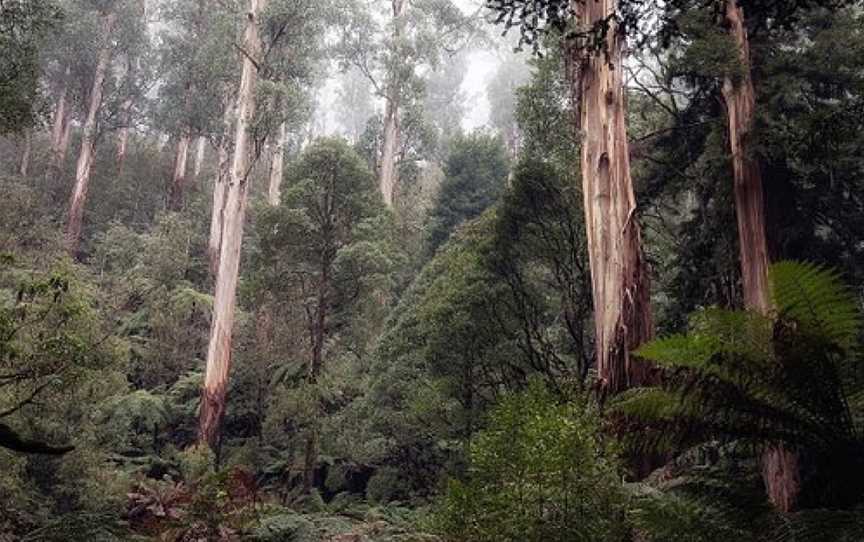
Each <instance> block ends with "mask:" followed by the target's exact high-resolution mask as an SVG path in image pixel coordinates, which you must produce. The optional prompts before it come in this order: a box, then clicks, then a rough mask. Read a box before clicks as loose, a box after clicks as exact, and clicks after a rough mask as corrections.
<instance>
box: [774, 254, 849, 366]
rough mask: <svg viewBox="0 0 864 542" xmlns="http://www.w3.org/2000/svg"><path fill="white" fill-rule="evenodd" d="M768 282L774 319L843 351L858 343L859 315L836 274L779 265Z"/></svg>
mask: <svg viewBox="0 0 864 542" xmlns="http://www.w3.org/2000/svg"><path fill="white" fill-rule="evenodd" d="M769 279H770V282H771V293H772V297H773V301H774V306H775V307H776V309H777V312H778V316H779V318H780V319H783V320H790V321H793V322H796V323H797V324H798V325H799V326H802V328H803V329H802V331H804V332H806V333H808V334H812V335H817V336H821V337H824V338H826V339H828V340H830V341H831V342H832V343H833V344H834V345H836V346H838V347H840V348H841V349H843V350H846V351H848V350H851V349H852V348H853V346H854V345H855V344H856V342H857V339H858V330H859V329H860V326H861V311H860V307H859V304H858V300H857V299H856V297H855V295H854V293H853V292H852V291H851V290H850V289H849V288H848V287H847V286H846V285H845V284H844V283H843V281H842V280H841V278H840V275H839V273H838V272H836V271H834V270H832V269H828V268H825V267H822V266H819V265H816V264H812V263H803V262H790V261H785V262H779V263H776V264H774V265H772V266H771V270H770V275H769Z"/></svg>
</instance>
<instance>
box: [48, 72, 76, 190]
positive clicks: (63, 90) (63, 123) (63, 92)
mask: <svg viewBox="0 0 864 542" xmlns="http://www.w3.org/2000/svg"><path fill="white" fill-rule="evenodd" d="M70 74H71V69H70V68H68V67H67V68H66V71H65V72H64V75H63V82H62V83H61V87H60V94H59V96H57V106H56V107H55V109H54V116H53V118H52V121H51V156H50V157H49V159H48V169H47V170H46V176H50V175H51V174H55V175H56V174H58V173H59V172H60V169H61V167H62V165H63V161H64V160H65V159H66V147H67V146H68V142H69V136H68V135H67V134H68V132H69V126H70V124H71V123H70V122H69V113H68V112H67V111H66V100H67V96H68V95H69V77H70ZM64 140H65V144H64Z"/></svg>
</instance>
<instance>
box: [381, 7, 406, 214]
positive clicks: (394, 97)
mask: <svg viewBox="0 0 864 542" xmlns="http://www.w3.org/2000/svg"><path fill="white" fill-rule="evenodd" d="M391 1H392V5H393V42H394V45H395V46H396V47H398V46H399V42H400V41H401V40H402V29H403V25H404V23H403V21H402V17H403V15H404V13H405V0H391ZM398 77H399V75H398V74H395V73H391V74H388V81H387V91H386V92H387V95H386V96H385V101H386V104H385V110H384V142H383V144H382V149H381V164H380V165H379V167H378V185H379V189H380V190H381V196H382V197H383V198H384V203H385V204H386V205H387V207H390V208H392V207H393V199H394V196H395V194H394V193H395V190H396V184H397V183H398V178H397V177H398V172H397V171H396V155H397V153H398V152H399V145H400V139H401V130H400V126H399V108H400V106H401V96H402V89H401V87H402V84H401V82H400V81H399V80H398Z"/></svg>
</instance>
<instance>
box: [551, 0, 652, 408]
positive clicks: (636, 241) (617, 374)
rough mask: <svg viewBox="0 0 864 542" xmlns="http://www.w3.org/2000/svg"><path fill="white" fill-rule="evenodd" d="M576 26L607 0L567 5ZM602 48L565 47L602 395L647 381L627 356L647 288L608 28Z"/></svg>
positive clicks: (646, 306)
mask: <svg viewBox="0 0 864 542" xmlns="http://www.w3.org/2000/svg"><path fill="white" fill-rule="evenodd" d="M573 7H574V10H575V12H576V14H577V17H578V21H579V23H580V25H581V26H582V27H583V28H590V27H592V26H593V25H594V24H595V23H597V22H598V21H600V20H602V19H604V18H606V17H607V16H609V15H610V14H612V13H614V11H615V8H616V1H615V0H598V1H595V2H587V3H584V4H583V3H582V2H574V4H573ZM605 45H606V48H607V51H606V53H605V54H604V53H603V52H593V51H585V50H582V51H579V50H578V49H577V48H575V47H571V48H568V56H569V58H568V60H567V72H568V77H569V78H570V93H571V100H572V101H573V103H574V105H577V106H578V107H577V108H576V111H577V113H576V115H577V118H578V120H577V119H574V123H575V124H576V125H577V126H578V128H579V130H580V131H581V141H582V160H581V168H582V191H583V197H584V201H585V226H586V232H587V237H588V255H589V261H590V266H591V282H592V291H593V299H594V321H595V345H596V357H597V371H598V376H599V380H600V382H599V386H600V389H601V390H600V391H601V395H602V396H606V395H612V394H616V393H619V392H621V391H623V390H625V389H627V388H628V387H631V386H638V385H641V384H645V383H648V381H649V379H650V371H649V366H648V365H647V363H645V362H643V361H640V360H637V359H634V358H633V357H632V356H631V355H630V353H631V352H632V351H633V350H634V349H635V348H636V347H638V346H640V345H641V344H643V343H644V342H646V341H648V340H650V339H651V338H652V335H653V322H652V317H651V307H650V298H649V295H650V284H649V279H648V276H647V269H646V264H645V260H644V256H643V253H642V238H641V230H640V226H639V222H638V217H637V215H636V198H635V194H634V190H633V180H632V178H631V175H630V153H629V144H628V140H627V126H626V118H625V116H626V109H625V108H626V104H625V101H624V85H623V72H624V70H623V66H622V58H623V46H624V42H623V37H622V36H620V35H619V34H618V33H616V32H615V31H614V28H613V29H610V32H609V33H608V36H607V38H606V44H605Z"/></svg>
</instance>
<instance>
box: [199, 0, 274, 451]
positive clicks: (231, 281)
mask: <svg viewBox="0 0 864 542" xmlns="http://www.w3.org/2000/svg"><path fill="white" fill-rule="evenodd" d="M265 4H266V0H249V3H248V9H247V13H246V30H245V33H244V39H243V49H244V50H245V53H244V55H243V59H242V66H243V68H242V75H241V77H240V90H239V92H238V94H237V124H236V127H235V132H234V142H235V143H234V153H233V158H232V161H231V170H230V179H228V185H227V187H226V189H225V202H224V208H223V211H222V218H223V226H222V240H221V245H220V247H219V254H220V255H219V271H218V273H217V275H216V293H215V295H214V298H213V318H212V322H211V328H210V344H209V347H208V350H207V369H206V373H205V376H204V388H203V390H202V392H201V399H202V400H201V411H200V417H199V434H198V438H199V441H200V442H202V443H206V444H207V445H208V446H210V448H211V449H213V450H218V448H219V441H220V426H221V423H222V418H223V416H224V414H225V394H226V390H227V386H228V374H229V372H230V369H231V337H232V331H233V327H234V312H235V309H236V303H237V298H236V293H237V280H238V273H239V270H240V249H241V245H242V242H243V223H244V221H245V218H246V204H247V196H248V189H249V183H248V179H249V173H250V171H249V170H250V166H249V151H250V149H249V144H248V143H249V138H250V133H249V128H250V124H251V121H252V119H253V118H254V116H255V89H256V85H257V80H258V65H257V59H260V57H261V39H260V37H259V35H258V15H259V13H260V12H261V11H262V10H263V9H264V7H265Z"/></svg>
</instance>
